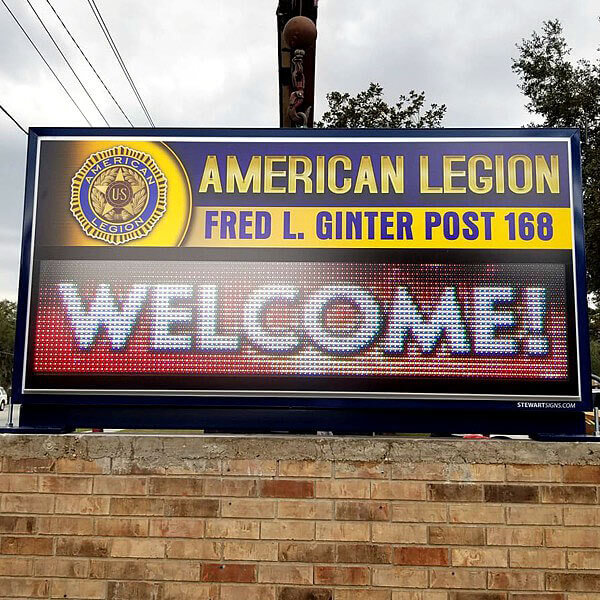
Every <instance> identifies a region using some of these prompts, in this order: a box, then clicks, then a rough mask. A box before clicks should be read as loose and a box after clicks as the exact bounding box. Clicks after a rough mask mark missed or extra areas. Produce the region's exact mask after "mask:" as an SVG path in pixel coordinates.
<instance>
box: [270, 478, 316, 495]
mask: <svg viewBox="0 0 600 600" xmlns="http://www.w3.org/2000/svg"><path fill="white" fill-rule="evenodd" d="M259 494H260V495H261V496H264V497H267V498H314V495H315V484H314V483H313V482H312V481H298V480H291V479H290V480H288V479H273V480H264V481H260V482H259Z"/></svg>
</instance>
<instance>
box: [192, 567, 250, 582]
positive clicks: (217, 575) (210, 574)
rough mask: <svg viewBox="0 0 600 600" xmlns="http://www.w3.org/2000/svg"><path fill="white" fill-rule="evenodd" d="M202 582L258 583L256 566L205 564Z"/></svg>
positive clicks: (201, 577)
mask: <svg viewBox="0 0 600 600" xmlns="http://www.w3.org/2000/svg"><path fill="white" fill-rule="evenodd" d="M200 580H201V581H205V582H207V581H222V582H229V583H253V582H255V581H256V566H255V565H239V564H203V565H202V569H201V573H200Z"/></svg>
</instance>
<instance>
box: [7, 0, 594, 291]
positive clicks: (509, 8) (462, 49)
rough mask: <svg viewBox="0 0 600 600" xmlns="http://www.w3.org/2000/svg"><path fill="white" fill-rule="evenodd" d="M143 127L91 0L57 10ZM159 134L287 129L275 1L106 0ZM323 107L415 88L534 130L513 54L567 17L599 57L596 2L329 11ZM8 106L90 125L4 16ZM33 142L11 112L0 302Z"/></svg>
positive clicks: (451, 121) (518, 0) (368, 4)
mask: <svg viewBox="0 0 600 600" xmlns="http://www.w3.org/2000/svg"><path fill="white" fill-rule="evenodd" d="M50 1H51V2H52V4H53V5H54V7H55V8H56V9H57V11H58V12H59V14H60V15H61V16H62V18H63V20H64V21H65V22H66V24H67V25H68V26H69V28H70V29H71V31H72V33H73V35H74V36H75V38H76V39H77V40H78V41H79V43H80V44H81V46H82V47H83V49H84V51H85V52H86V53H87V54H88V56H89V57H90V59H91V60H92V62H93V63H94V65H95V66H96V68H97V70H98V71H99V72H100V74H101V75H102V76H103V78H104V79H105V81H106V82H107V84H108V85H109V87H110V88H111V90H112V91H113V94H114V95H115V96H116V97H117V98H118V99H119V101H120V102H121V104H122V106H123V107H124V109H125V111H126V112H127V114H128V115H129V116H130V118H131V120H132V121H133V123H134V125H137V126H145V125H147V123H146V122H145V120H144V116H143V113H142V111H141V109H140V107H139V105H137V104H136V101H135V98H134V96H133V93H132V92H131V89H129V88H128V85H127V83H126V81H125V79H124V77H123V75H122V73H121V72H120V70H119V68H118V65H117V63H116V60H115V59H114V57H113V55H112V54H111V52H110V50H109V48H108V45H107V43H106V41H105V39H104V37H103V35H102V33H101V31H100V29H99V27H98V24H97V23H96V21H95V19H94V17H93V15H92V13H91V11H90V8H89V6H88V3H87V2H86V0H50ZM6 2H7V3H8V4H9V5H10V6H11V8H12V9H13V10H14V12H15V14H16V15H17V16H18V18H19V19H20V20H21V22H22V23H23V25H24V27H25V28H26V29H27V31H28V32H29V33H30V35H31V36H32V37H33V38H34V40H35V41H36V43H39V46H40V48H41V49H42V51H43V52H44V54H45V55H46V57H47V59H48V61H49V62H50V64H51V65H52V66H53V67H54V68H55V70H56V71H57V72H58V74H59V76H60V77H61V78H62V79H63V81H64V82H65V84H66V85H67V87H68V88H69V90H72V93H73V95H74V96H75V99H76V100H77V102H78V103H79V104H80V105H81V107H82V108H83V110H84V112H85V113H86V114H87V115H88V118H89V119H90V120H91V122H92V124H93V125H96V126H100V125H102V124H103V123H102V121H101V118H100V116H99V115H98V113H96V112H95V110H94V108H93V106H92V105H91V103H90V102H89V100H88V99H87V97H86V96H85V93H84V92H83V91H82V90H81V88H79V89H78V88H77V83H76V82H75V80H74V78H73V77H72V75H71V73H70V72H69V71H68V68H67V67H66V65H65V64H64V63H62V62H61V60H62V59H61V58H60V56H59V55H58V53H57V52H56V50H55V48H54V47H53V46H52V44H51V42H50V41H49V39H48V38H47V36H46V34H45V32H44V31H43V29H42V28H41V26H40V24H39V22H38V21H37V20H36V19H35V16H34V15H33V13H32V11H31V9H30V8H29V6H28V5H27V3H26V0H6ZM31 2H32V4H33V5H34V6H35V7H36V9H37V10H38V11H39V13H40V15H41V16H42V17H43V18H44V20H45V21H46V23H47V25H48V27H49V28H50V30H51V31H52V33H53V34H55V35H56V38H57V39H58V40H59V42H60V44H61V45H62V47H63V48H64V51H65V53H66V54H67V55H68V56H69V58H70V59H72V61H73V64H74V66H75V68H76V70H77V72H78V73H79V74H80V77H81V78H82V80H83V81H84V83H85V84H86V85H87V86H88V89H89V90H90V92H91V93H92V95H93V96H94V98H95V100H96V102H97V103H98V104H99V106H100V108H101V110H102V111H103V112H105V114H106V116H107V118H108V120H109V122H110V123H111V125H115V126H118V125H127V123H126V121H125V120H124V118H123V116H122V115H121V114H120V113H119V111H118V109H117V108H116V107H115V106H114V104H112V102H111V100H110V98H108V96H107V94H106V93H105V92H104V90H103V89H102V88H101V86H100V84H99V83H98V82H97V80H95V78H94V76H93V75H92V74H91V72H90V71H89V68H88V67H87V66H86V65H85V63H83V62H82V60H81V59H80V57H79V55H78V53H77V51H76V50H75V48H74V47H73V45H72V43H71V42H70V40H69V39H68V37H67V36H66V34H64V33H63V30H62V28H61V27H60V24H59V23H58V22H57V20H56V18H55V17H54V15H53V14H52V12H51V10H50V8H49V7H48V4H47V1H46V0H31ZM97 4H98V6H99V8H100V10H101V11H102V13H103V16H104V18H105V20H106V22H107V24H108V26H109V28H110V30H111V33H112V35H113V38H114V39H115V42H116V44H117V46H118V47H119V50H120V51H121V54H122V56H123V58H124V60H125V63H126V65H127V67H128V69H129V71H130V73H131V75H132V77H133V79H134V81H135V82H136V84H137V86H138V88H139V90H140V93H141V95H142V97H143V99H144V101H145V103H146V105H147V107H148V110H149V112H150V114H151V116H152V118H153V120H154V122H155V124H156V125H157V126H186V127H220V126H224V127H231V126H242V127H277V126H278V124H279V117H278V112H277V110H278V108H277V98H278V92H277V39H276V23H275V8H276V5H277V0H152V1H149V0H97ZM319 5H320V6H319V22H318V31H319V37H318V41H317V74H316V89H317V92H316V94H317V98H316V107H315V113H316V116H317V117H319V116H320V115H321V114H322V113H323V111H324V107H325V94H326V93H327V92H328V91H331V90H340V91H349V92H351V93H356V92H358V91H360V90H363V89H365V88H366V87H367V86H368V84H369V82H370V81H377V82H379V83H380V84H381V85H383V87H384V90H385V93H386V96H387V99H388V101H390V102H391V101H393V100H394V99H395V98H396V97H397V96H398V94H400V93H403V92H406V91H408V90H410V89H416V90H424V91H425V92H426V96H427V99H428V101H431V102H438V103H445V104H446V105H447V106H448V112H447V114H446V119H445V121H444V124H445V125H446V126H448V127H480V126H481V127H519V126H521V125H523V124H524V123H526V122H528V121H529V120H530V117H529V116H528V115H527V113H526V111H525V109H524V104H525V100H524V98H523V97H522V95H521V94H520V93H519V91H518V89H517V80H516V78H515V76H514V74H513V73H512V71H511V69H510V65H511V57H514V56H515V55H516V50H515V43H516V42H518V41H520V40H521V39H523V38H524V37H528V36H529V35H530V33H531V32H532V31H533V30H534V29H535V30H539V29H540V27H541V24H542V22H543V21H544V20H547V19H553V18H559V19H560V20H561V21H562V23H563V25H564V28H565V34H566V36H567V39H568V41H569V43H570V45H571V46H572V47H573V56H574V58H581V57H588V58H594V57H595V56H596V48H597V46H598V40H600V24H599V22H598V15H600V5H599V3H598V1H597V0H484V1H482V0H453V1H452V2H449V1H447V0H435V1H434V0H402V1H400V0H320V2H319ZM0 103H1V104H2V105H3V106H5V107H6V108H7V109H8V110H9V111H10V112H11V113H12V114H13V115H14V117H15V118H16V119H17V120H18V121H19V122H20V123H21V124H22V125H23V126H25V128H27V127H29V126H85V125H86V123H85V121H84V120H83V118H82V117H81V115H80V114H79V113H78V112H77V109H76V108H75V107H74V106H73V104H72V103H71V101H70V100H69V99H68V97H67V96H66V95H65V93H64V91H63V90H62V89H61V88H60V87H59V85H58V84H57V83H56V81H55V80H54V79H53V77H52V75H51V73H50V72H49V71H48V69H47V67H46V66H45V65H44V64H43V62H42V61H41V59H40V58H39V56H38V55H37V54H36V53H35V51H34V50H33V48H32V47H31V46H30V45H29V42H28V41H27V40H26V39H25V37H24V35H23V34H22V32H21V31H20V30H19V29H18V27H17V25H16V24H15V23H14V21H13V20H12V18H11V17H10V15H9V14H8V12H7V11H6V9H5V8H4V6H2V5H0ZM25 147H26V137H25V135H24V134H23V133H22V132H21V131H19V130H18V129H17V128H16V127H15V126H14V124H13V123H12V122H10V121H9V120H8V119H7V118H6V117H5V116H4V115H3V114H0V182H1V185H2V188H3V191H4V193H3V195H2V199H1V202H2V213H1V218H0V298H4V297H8V298H11V299H15V298H16V290H17V279H18V264H19V255H20V237H21V233H20V230H21V219H22V209H23V183H24V178H25Z"/></svg>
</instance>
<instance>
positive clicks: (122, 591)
mask: <svg viewBox="0 0 600 600" xmlns="http://www.w3.org/2000/svg"><path fill="white" fill-rule="evenodd" d="M178 585H181V584H178ZM162 589H163V587H162V585H161V584H159V583H146V582H143V581H109V582H108V593H107V596H106V598H107V600H164V598H163V595H162Z"/></svg>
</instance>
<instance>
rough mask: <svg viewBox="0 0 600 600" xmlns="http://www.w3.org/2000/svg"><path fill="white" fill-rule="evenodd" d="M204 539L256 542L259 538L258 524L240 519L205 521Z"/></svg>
mask: <svg viewBox="0 0 600 600" xmlns="http://www.w3.org/2000/svg"><path fill="white" fill-rule="evenodd" d="M206 537H207V538H237V539H250V540H251V539H255V540H257V539H258V538H259V537H260V524H259V523H258V522H257V521H250V520H247V521H243V520H241V519H209V520H207V521H206Z"/></svg>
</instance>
